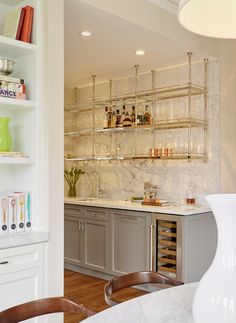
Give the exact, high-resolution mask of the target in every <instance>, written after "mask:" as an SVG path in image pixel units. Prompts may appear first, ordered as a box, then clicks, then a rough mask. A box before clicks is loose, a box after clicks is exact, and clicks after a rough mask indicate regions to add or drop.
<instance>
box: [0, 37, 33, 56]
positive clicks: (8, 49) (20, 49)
mask: <svg viewBox="0 0 236 323" xmlns="http://www.w3.org/2000/svg"><path fill="white" fill-rule="evenodd" d="M36 50H37V46H36V45H34V44H28V43H25V42H22V41H19V40H15V39H12V38H8V37H5V36H2V35H0V53H1V57H7V58H11V59H14V58H17V57H19V56H23V55H27V54H30V53H32V52H36Z"/></svg>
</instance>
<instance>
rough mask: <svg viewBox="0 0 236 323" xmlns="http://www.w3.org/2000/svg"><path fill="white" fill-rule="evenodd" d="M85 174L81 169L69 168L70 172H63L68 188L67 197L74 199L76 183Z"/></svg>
mask: <svg viewBox="0 0 236 323" xmlns="http://www.w3.org/2000/svg"><path fill="white" fill-rule="evenodd" d="M84 173H85V172H84V171H83V170H82V169H79V168H76V167H71V170H70V171H68V170H66V169H65V170H64V177H65V180H66V182H67V184H68V186H69V190H68V197H76V183H77V182H78V180H79V179H80V178H81V176H82V175H83V174H84Z"/></svg>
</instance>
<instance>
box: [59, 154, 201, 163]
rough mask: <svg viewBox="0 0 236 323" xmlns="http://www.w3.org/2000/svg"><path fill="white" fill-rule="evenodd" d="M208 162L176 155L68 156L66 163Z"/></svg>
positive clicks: (193, 157) (197, 156)
mask: <svg viewBox="0 0 236 323" xmlns="http://www.w3.org/2000/svg"><path fill="white" fill-rule="evenodd" d="M142 159H143V160H191V159H195V160H196V159H198V160H206V159H207V156H205V155H204V154H191V155H188V154H174V155H173V156H168V157H167V156H162V157H149V156H94V157H93V156H80V157H76V156H66V157H65V160H66V161H112V160H118V161H119V160H142Z"/></svg>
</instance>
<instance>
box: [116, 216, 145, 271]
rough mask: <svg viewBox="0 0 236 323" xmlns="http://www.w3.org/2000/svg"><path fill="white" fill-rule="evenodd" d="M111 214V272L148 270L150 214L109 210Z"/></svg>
mask: <svg viewBox="0 0 236 323" xmlns="http://www.w3.org/2000/svg"><path fill="white" fill-rule="evenodd" d="M110 212H111V215H112V274H115V275H121V274H124V273H129V272H134V271H142V270H149V268H150V248H149V235H150V214H149V213H144V212H134V211H122V210H114V211H110Z"/></svg>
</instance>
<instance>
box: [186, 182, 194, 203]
mask: <svg viewBox="0 0 236 323" xmlns="http://www.w3.org/2000/svg"><path fill="white" fill-rule="evenodd" d="M195 190H196V183H195V182H194V181H189V184H188V189H187V191H186V204H187V205H195V203H196V198H195Z"/></svg>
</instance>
